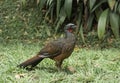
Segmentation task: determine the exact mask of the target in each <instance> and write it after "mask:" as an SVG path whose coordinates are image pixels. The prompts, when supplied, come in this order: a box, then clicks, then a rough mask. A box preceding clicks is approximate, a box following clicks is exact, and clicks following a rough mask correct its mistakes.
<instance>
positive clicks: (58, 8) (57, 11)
mask: <svg viewBox="0 0 120 83" xmlns="http://www.w3.org/2000/svg"><path fill="white" fill-rule="evenodd" d="M60 6H61V0H57V7H56V15H57V18H58V16H59V13H60Z"/></svg>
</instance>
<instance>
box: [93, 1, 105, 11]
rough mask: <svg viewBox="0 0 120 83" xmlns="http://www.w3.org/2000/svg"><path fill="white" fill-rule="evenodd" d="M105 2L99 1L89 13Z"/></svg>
mask: <svg viewBox="0 0 120 83" xmlns="http://www.w3.org/2000/svg"><path fill="white" fill-rule="evenodd" d="M105 2H107V0H101V1H100V2H99V3H98V4H97V5H95V7H94V8H93V9H92V10H91V12H94V11H95V10H96V9H97V8H98V7H99V6H100V5H101V4H103V3H105Z"/></svg>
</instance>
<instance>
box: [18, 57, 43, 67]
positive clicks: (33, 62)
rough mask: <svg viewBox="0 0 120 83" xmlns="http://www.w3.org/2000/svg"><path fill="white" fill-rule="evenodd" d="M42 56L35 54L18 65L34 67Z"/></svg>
mask: <svg viewBox="0 0 120 83" xmlns="http://www.w3.org/2000/svg"><path fill="white" fill-rule="evenodd" d="M43 59H44V58H42V57H40V56H39V55H36V56H34V57H32V58H30V59H28V60H26V61H25V62H23V63H21V64H19V65H18V67H22V68H25V67H27V66H31V67H34V66H36V65H37V64H38V63H40V62H41V61H42V60H43Z"/></svg>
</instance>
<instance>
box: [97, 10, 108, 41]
mask: <svg viewBox="0 0 120 83" xmlns="http://www.w3.org/2000/svg"><path fill="white" fill-rule="evenodd" d="M108 11H109V10H108V9H106V10H105V11H103V12H102V14H101V15H100V18H99V20H98V37H99V39H100V40H102V39H103V38H104V34H105V27H106V21H107V17H108Z"/></svg>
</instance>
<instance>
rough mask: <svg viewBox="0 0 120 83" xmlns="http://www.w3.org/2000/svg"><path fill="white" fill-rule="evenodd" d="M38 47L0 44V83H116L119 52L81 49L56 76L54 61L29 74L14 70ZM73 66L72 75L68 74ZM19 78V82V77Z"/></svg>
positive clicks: (34, 52)
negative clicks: (73, 71) (69, 67)
mask: <svg viewBox="0 0 120 83" xmlns="http://www.w3.org/2000/svg"><path fill="white" fill-rule="evenodd" d="M40 48H42V45H41V44H39V43H33V44H31V43H30V44H29V43H20V42H16V43H7V44H6V43H0V83H86V82H91V83H119V82H120V49H116V48H110V49H103V50H98V49H97V50H95V49H92V48H91V49H87V48H80V49H77V50H75V51H74V52H73V54H72V55H71V56H70V57H69V58H68V59H66V60H65V61H64V63H63V65H62V67H63V71H61V72H58V71H57V70H56V67H55V65H54V61H52V60H50V59H45V60H43V61H42V62H41V63H40V64H39V65H37V67H36V68H34V70H32V71H27V70H25V69H20V68H17V67H16V66H17V65H18V64H19V63H21V62H22V61H24V60H26V59H28V58H30V57H31V56H33V55H35V54H36V53H37V52H38V51H39V50H40ZM68 66H72V68H74V69H75V70H76V72H75V73H72V72H70V71H68V69H67V67H68ZM20 75H21V77H20V78H19V76H20Z"/></svg>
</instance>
